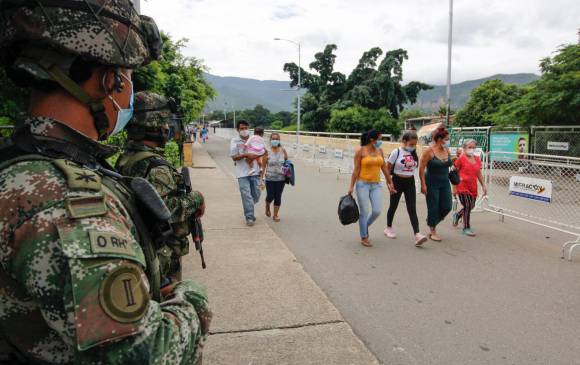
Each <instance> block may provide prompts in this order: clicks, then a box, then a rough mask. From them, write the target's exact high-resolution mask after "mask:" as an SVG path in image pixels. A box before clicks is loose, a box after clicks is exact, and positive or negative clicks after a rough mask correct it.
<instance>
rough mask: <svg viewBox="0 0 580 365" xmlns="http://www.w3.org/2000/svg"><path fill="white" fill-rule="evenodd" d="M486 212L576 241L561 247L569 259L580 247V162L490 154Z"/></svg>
mask: <svg viewBox="0 0 580 365" xmlns="http://www.w3.org/2000/svg"><path fill="white" fill-rule="evenodd" d="M486 165H487V171H486V174H485V175H486V181H487V186H488V196H487V198H486V200H485V201H484V202H483V205H482V206H483V208H484V210H486V211H489V212H493V213H496V214H500V215H501V216H502V219H503V216H507V217H511V218H515V219H519V220H522V221H525V222H528V223H532V224H536V225H539V226H543V227H548V228H551V229H555V230H558V231H560V232H564V233H567V234H570V235H573V236H575V237H576V240H575V241H569V242H566V243H565V244H564V245H563V246H562V257H564V256H565V254H566V250H568V259H569V260H571V259H572V255H573V252H574V250H575V249H576V248H579V247H580V158H571V157H562V156H550V155H540V154H519V153H510V152H490V153H488V154H487V161H486Z"/></svg>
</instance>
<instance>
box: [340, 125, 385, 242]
mask: <svg viewBox="0 0 580 365" xmlns="http://www.w3.org/2000/svg"><path fill="white" fill-rule="evenodd" d="M381 138H382V136H381V133H380V132H378V131H376V130H374V129H372V130H370V131H368V132H367V133H363V134H362V136H361V142H360V144H361V148H359V149H358V150H357V151H356V154H355V156H354V171H353V172H352V178H351V179H350V188H349V189H348V193H349V194H352V193H353V191H354V187H355V185H356V197H357V200H358V206H359V210H360V218H359V221H358V224H359V229H360V237H361V244H362V245H363V246H366V247H371V246H372V244H371V242H370V240H369V226H370V225H371V224H373V222H374V221H375V220H376V219H377V218H378V217H379V215H380V214H381V210H382V201H383V196H382V192H381V189H382V184H381V171H382V172H383V175H385V177H386V176H387V174H388V171H387V165H386V164H385V157H384V155H383V150H382V149H381V145H382V143H383V141H382V140H381ZM369 204H370V206H371V212H370V215H369V209H368V208H369Z"/></svg>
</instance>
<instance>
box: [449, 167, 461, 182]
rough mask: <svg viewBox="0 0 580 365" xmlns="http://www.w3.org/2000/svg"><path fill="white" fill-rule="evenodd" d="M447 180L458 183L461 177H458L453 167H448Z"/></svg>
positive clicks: (457, 172)
mask: <svg viewBox="0 0 580 365" xmlns="http://www.w3.org/2000/svg"><path fill="white" fill-rule="evenodd" d="M449 181H450V182H451V184H453V185H459V183H460V182H461V178H460V177H459V171H457V169H456V168H455V167H452V168H450V169H449Z"/></svg>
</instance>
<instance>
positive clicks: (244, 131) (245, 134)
mask: <svg viewBox="0 0 580 365" xmlns="http://www.w3.org/2000/svg"><path fill="white" fill-rule="evenodd" d="M249 136H250V131H249V130H247V129H242V130H241V131H240V137H242V138H246V137H249Z"/></svg>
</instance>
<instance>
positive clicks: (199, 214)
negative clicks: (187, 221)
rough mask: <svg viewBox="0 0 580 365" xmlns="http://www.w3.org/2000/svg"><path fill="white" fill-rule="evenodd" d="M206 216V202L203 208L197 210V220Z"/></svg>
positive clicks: (202, 205)
mask: <svg viewBox="0 0 580 365" xmlns="http://www.w3.org/2000/svg"><path fill="white" fill-rule="evenodd" d="M204 214H205V202H203V204H201V206H200V207H199V208H197V210H196V211H195V218H196V219H197V218H201V217H203V215H204Z"/></svg>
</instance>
